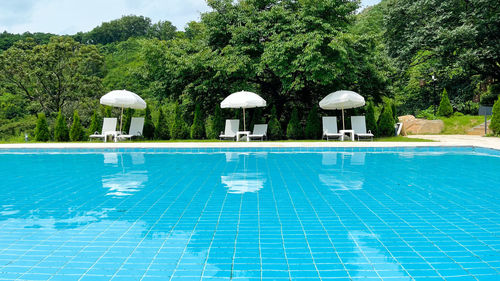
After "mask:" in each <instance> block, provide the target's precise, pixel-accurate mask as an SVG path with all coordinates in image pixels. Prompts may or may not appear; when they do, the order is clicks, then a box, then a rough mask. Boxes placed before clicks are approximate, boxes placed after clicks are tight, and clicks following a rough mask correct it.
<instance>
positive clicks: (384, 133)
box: [377, 104, 395, 137]
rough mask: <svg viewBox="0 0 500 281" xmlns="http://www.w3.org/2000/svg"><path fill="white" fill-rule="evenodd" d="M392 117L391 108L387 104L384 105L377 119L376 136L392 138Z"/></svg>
mask: <svg viewBox="0 0 500 281" xmlns="http://www.w3.org/2000/svg"><path fill="white" fill-rule="evenodd" d="M394 125H395V123H394V117H393V115H392V109H391V106H390V105H388V104H385V105H384V109H383V110H382V113H380V117H379V119H378V126H377V127H378V134H379V136H380V137H392V136H394Z"/></svg>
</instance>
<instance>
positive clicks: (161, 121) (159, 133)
mask: <svg viewBox="0 0 500 281" xmlns="http://www.w3.org/2000/svg"><path fill="white" fill-rule="evenodd" d="M154 138H155V139H157V140H168V139H169V138H170V132H169V128H168V124H167V120H166V118H165V113H163V110H162V108H161V107H159V108H158V121H157V122H156V126H155V130H154Z"/></svg>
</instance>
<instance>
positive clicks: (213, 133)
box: [205, 115, 220, 139]
mask: <svg viewBox="0 0 500 281" xmlns="http://www.w3.org/2000/svg"><path fill="white" fill-rule="evenodd" d="M205 134H206V136H207V138H208V139H216V138H218V137H219V134H220V131H218V130H217V129H216V128H215V118H214V116H213V115H209V116H208V117H207V119H206V120H205Z"/></svg>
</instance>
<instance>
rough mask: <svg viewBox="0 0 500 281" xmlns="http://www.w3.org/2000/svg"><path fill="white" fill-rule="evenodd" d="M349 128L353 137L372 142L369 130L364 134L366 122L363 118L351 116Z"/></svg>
mask: <svg viewBox="0 0 500 281" xmlns="http://www.w3.org/2000/svg"><path fill="white" fill-rule="evenodd" d="M351 128H352V130H353V131H354V136H355V137H357V138H358V141H359V139H360V138H370V139H371V140H372V141H373V134H372V132H371V131H370V130H368V132H366V120H365V117H364V116H351Z"/></svg>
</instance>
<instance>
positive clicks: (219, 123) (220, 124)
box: [207, 104, 225, 138]
mask: <svg viewBox="0 0 500 281" xmlns="http://www.w3.org/2000/svg"><path fill="white" fill-rule="evenodd" d="M224 126H225V125H224V119H223V118H222V112H221V108H220V106H219V105H218V104H217V105H216V106H215V113H214V124H213V130H214V131H215V134H216V136H215V138H217V137H218V136H219V134H220V133H221V132H222V131H223V130H224ZM207 136H208V134H207Z"/></svg>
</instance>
